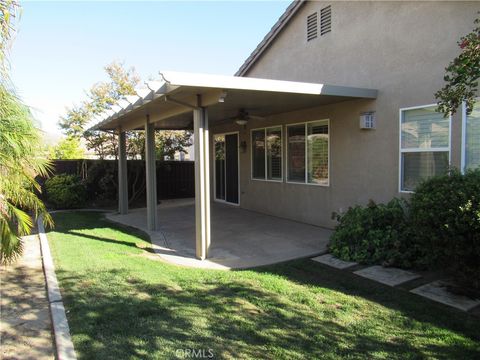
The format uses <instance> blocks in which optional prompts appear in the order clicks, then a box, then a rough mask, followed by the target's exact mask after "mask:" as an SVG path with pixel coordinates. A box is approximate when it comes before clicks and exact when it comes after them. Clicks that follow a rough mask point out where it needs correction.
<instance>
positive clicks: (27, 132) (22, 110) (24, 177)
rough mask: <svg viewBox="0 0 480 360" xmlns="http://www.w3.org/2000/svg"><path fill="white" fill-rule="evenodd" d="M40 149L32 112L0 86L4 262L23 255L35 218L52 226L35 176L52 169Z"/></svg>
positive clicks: (0, 207)
mask: <svg viewBox="0 0 480 360" xmlns="http://www.w3.org/2000/svg"><path fill="white" fill-rule="evenodd" d="M39 149H40V136H39V133H38V130H37V129H36V128H35V125H34V123H33V120H32V116H31V114H30V111H29V109H28V108H27V107H26V106H25V105H23V104H22V103H21V102H20V101H19V99H17V98H16V97H15V96H14V95H13V92H12V91H8V90H7V88H6V87H5V85H4V84H0V235H1V242H0V262H1V263H8V262H11V261H12V260H14V259H15V258H16V257H17V256H18V255H20V254H21V252H22V241H21V236H24V235H28V234H29V233H30V230H31V229H32V227H33V219H36V218H37V217H38V216H40V215H43V218H44V221H45V224H46V225H52V219H51V217H50V215H49V214H48V212H47V210H46V208H45V205H44V204H43V203H42V201H41V200H40V199H39V198H38V196H37V195H36V192H40V190H41V189H40V186H39V184H38V182H37V181H36V180H35V177H36V176H37V175H41V176H47V173H48V171H49V168H50V165H49V162H48V161H47V160H46V159H44V158H42V157H41V156H40V154H39ZM27 212H31V214H29V213H27ZM31 215H33V219H32V216H31Z"/></svg>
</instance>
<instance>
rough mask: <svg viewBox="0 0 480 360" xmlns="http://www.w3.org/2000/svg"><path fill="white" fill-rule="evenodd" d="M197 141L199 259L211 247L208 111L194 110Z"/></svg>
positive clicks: (197, 246)
mask: <svg viewBox="0 0 480 360" xmlns="http://www.w3.org/2000/svg"><path fill="white" fill-rule="evenodd" d="M193 129H194V139H195V140H194V141H195V144H194V145H195V249H196V256H197V258H198V259H201V260H204V259H206V258H207V257H208V251H209V248H210V165H209V151H208V149H209V132H208V113H207V109H206V108H198V109H195V110H193Z"/></svg>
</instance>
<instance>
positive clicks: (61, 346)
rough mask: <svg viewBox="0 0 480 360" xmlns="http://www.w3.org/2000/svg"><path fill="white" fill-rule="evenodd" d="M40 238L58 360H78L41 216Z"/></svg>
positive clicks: (39, 222)
mask: <svg viewBox="0 0 480 360" xmlns="http://www.w3.org/2000/svg"><path fill="white" fill-rule="evenodd" d="M37 224H38V237H39V238H40V249H41V252H42V262H43V271H44V274H45V281H46V283H47V294H48V304H49V307H50V315H51V318H52V324H53V335H54V338H55V347H56V349H55V350H56V354H57V359H59V360H76V359H77V356H76V354H75V350H74V348H73V342H72V338H71V336H70V328H69V326H68V321H67V315H66V313H65V307H64V306H63V301H62V294H61V293H60V288H59V286H58V280H57V275H56V274H55V266H54V265H53V258H52V254H51V253H50V246H49V245H48V239H47V235H46V234H45V228H44V226H43V217H42V216H40V217H39V218H38V221H37Z"/></svg>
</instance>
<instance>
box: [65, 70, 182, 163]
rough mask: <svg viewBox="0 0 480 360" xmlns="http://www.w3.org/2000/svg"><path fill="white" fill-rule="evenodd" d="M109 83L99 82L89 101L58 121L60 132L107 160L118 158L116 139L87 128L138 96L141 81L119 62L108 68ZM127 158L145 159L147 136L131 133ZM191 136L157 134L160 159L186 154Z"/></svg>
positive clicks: (89, 94) (128, 139) (178, 133)
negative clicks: (127, 98)
mask: <svg viewBox="0 0 480 360" xmlns="http://www.w3.org/2000/svg"><path fill="white" fill-rule="evenodd" d="M105 72H106V73H107V76H108V81H106V82H98V83H96V84H94V85H93V86H92V88H91V89H90V90H89V91H88V92H87V100H86V101H84V102H82V103H81V104H80V105H79V106H73V107H72V108H70V109H68V110H67V113H66V114H65V116H64V117H62V118H61V119H60V121H59V126H60V128H62V129H63V132H64V133H65V134H66V135H67V136H74V137H84V138H85V140H86V144H87V147H88V148H89V149H93V150H94V151H95V154H96V155H97V156H98V157H100V158H101V159H104V158H106V157H114V158H115V159H116V158H117V153H118V145H117V135H116V134H115V133H114V132H111V131H110V132H108V131H93V132H91V131H86V132H85V130H86V129H85V126H86V124H87V123H88V122H89V121H90V119H91V118H92V117H93V116H95V115H98V114H101V113H102V112H104V111H105V110H107V109H109V108H110V107H111V106H112V105H114V104H115V103H116V102H117V101H118V100H119V99H121V98H123V97H124V96H126V95H132V94H135V87H136V86H137V85H138V84H139V83H140V78H139V76H138V75H137V74H136V72H135V69H134V68H129V69H125V67H124V65H123V64H122V63H119V62H112V63H111V64H109V65H107V66H105ZM126 138H127V156H128V157H129V158H131V159H138V158H140V159H143V158H144V157H145V134H144V132H143V131H130V132H127V134H126ZM190 138H191V133H190V132H185V131H160V132H156V134H155V139H156V146H157V158H159V159H162V160H163V159H164V158H165V157H167V158H169V159H173V157H174V154H175V152H177V151H183V152H184V151H185V148H186V147H188V146H190V145H191V142H190Z"/></svg>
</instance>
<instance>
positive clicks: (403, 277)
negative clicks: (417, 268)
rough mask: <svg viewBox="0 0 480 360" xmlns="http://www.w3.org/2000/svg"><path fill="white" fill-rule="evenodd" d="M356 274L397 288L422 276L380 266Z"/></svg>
mask: <svg viewBox="0 0 480 360" xmlns="http://www.w3.org/2000/svg"><path fill="white" fill-rule="evenodd" d="M354 274H357V275H360V276H363V277H365V278H368V279H370V280H374V281H378V282H379V283H382V284H385V285H389V286H397V285H400V284H403V283H404V282H407V281H410V280H413V279H418V278H419V277H420V275H418V274H416V273H414V272H411V271H406V270H402V269H397V268H385V267H383V266H378V265H375V266H370V267H368V268H365V269H362V270H358V271H355V272H354Z"/></svg>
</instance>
